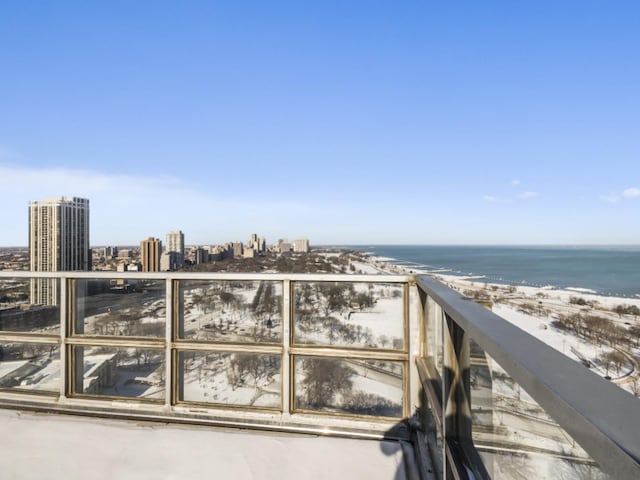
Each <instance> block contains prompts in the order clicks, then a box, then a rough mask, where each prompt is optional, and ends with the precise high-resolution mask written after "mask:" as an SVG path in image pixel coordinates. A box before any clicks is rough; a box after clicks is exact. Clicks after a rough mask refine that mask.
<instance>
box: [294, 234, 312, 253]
mask: <svg viewBox="0 0 640 480" xmlns="http://www.w3.org/2000/svg"><path fill="white" fill-rule="evenodd" d="M293 251H294V252H296V253H309V240H307V239H306V238H301V239H299V240H294V241H293Z"/></svg>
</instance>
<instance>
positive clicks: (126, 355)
mask: <svg viewBox="0 0 640 480" xmlns="http://www.w3.org/2000/svg"><path fill="white" fill-rule="evenodd" d="M74 360H75V368H76V370H75V372H76V375H75V387H74V388H75V393H83V394H88V395H107V396H114V397H128V398H146V399H154V400H158V399H163V398H164V396H165V360H164V351H163V350H158V349H150V348H115V347H80V346H76V347H74Z"/></svg>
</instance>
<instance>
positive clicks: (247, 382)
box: [178, 351, 282, 408]
mask: <svg viewBox="0 0 640 480" xmlns="http://www.w3.org/2000/svg"><path fill="white" fill-rule="evenodd" d="M178 374H179V376H180V380H179V385H180V386H179V389H180V394H179V398H180V400H182V401H185V402H198V403H203V402H204V403H214V404H222V405H244V406H253V407H273V408H280V403H281V402H280V396H281V389H282V380H281V374H280V355H269V354H262V353H217V352H184V351H183V352H179V354H178Z"/></svg>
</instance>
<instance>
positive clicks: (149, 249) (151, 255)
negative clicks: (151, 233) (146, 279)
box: [140, 237, 162, 272]
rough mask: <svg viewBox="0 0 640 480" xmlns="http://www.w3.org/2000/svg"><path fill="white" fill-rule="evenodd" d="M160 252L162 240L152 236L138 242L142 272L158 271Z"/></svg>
mask: <svg viewBox="0 0 640 480" xmlns="http://www.w3.org/2000/svg"><path fill="white" fill-rule="evenodd" d="M161 252H162V242H161V241H160V240H159V239H157V238H153V237H149V238H147V239H146V240H143V241H142V242H140V255H141V257H142V258H141V260H142V271H143V272H159V271H160V254H161Z"/></svg>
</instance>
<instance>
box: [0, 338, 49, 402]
mask: <svg viewBox="0 0 640 480" xmlns="http://www.w3.org/2000/svg"><path fill="white" fill-rule="evenodd" d="M0 388H15V389H21V390H37V391H43V392H59V391H60V348H59V347H58V345H57V344H55V343H51V344H45V343H1V344H0Z"/></svg>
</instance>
